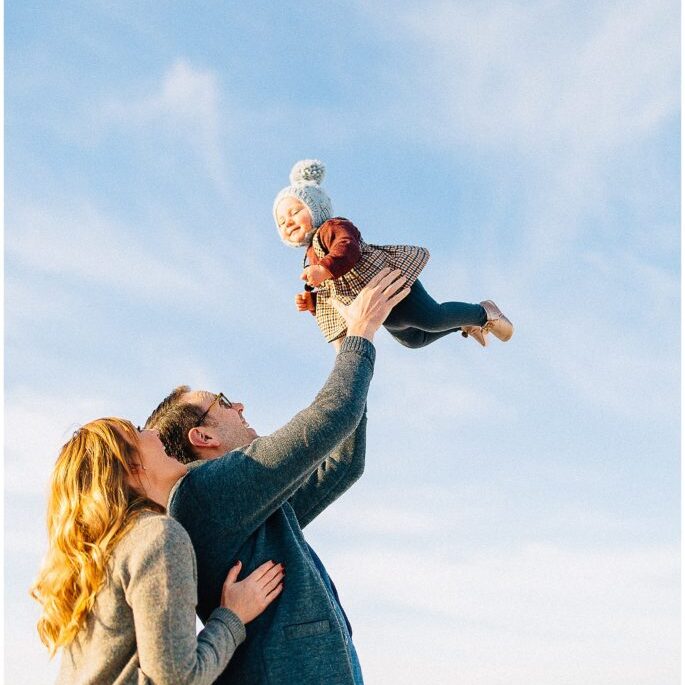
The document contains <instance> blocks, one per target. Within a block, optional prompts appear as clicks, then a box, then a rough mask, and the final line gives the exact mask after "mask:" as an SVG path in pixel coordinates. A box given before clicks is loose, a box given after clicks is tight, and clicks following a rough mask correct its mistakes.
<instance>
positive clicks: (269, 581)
mask: <svg viewBox="0 0 685 685" xmlns="http://www.w3.org/2000/svg"><path fill="white" fill-rule="evenodd" d="M241 568H242V562H240V561H238V562H237V563H236V564H235V566H233V567H232V568H231V570H230V571H229V572H228V575H227V576H226V580H225V581H224V587H223V589H222V591H221V606H222V607H225V608H226V609H230V610H231V611H232V612H233V613H234V614H236V615H237V616H238V618H239V619H240V620H241V621H242V622H243V623H249V622H250V621H251V620H252V619H253V618H256V617H257V616H259V614H261V613H262V611H264V609H266V607H268V606H269V604H271V602H273V601H274V599H276V597H278V595H279V594H280V593H281V590H283V576H284V575H285V567H284V566H283V564H276V563H274V562H273V561H267V562H265V563H263V564H262V565H261V566H260V567H259V568H256V569H255V570H254V571H252V573H250V575H249V576H247V578H244V579H243V580H238V574H239V573H240V569H241Z"/></svg>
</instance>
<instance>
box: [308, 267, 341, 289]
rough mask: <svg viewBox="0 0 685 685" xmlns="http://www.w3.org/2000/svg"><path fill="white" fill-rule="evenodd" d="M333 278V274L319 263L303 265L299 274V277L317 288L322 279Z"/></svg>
mask: <svg viewBox="0 0 685 685" xmlns="http://www.w3.org/2000/svg"><path fill="white" fill-rule="evenodd" d="M329 278H333V274H332V273H331V272H330V271H329V270H328V269H327V268H326V267H325V266H321V264H312V265H311V266H307V267H305V269H304V271H303V272H302V273H301V274H300V279H301V280H303V281H306V282H307V283H309V285H311V286H314V287H315V288H318V287H319V286H320V285H321V284H322V283H323V282H324V281H327V280H328V279H329Z"/></svg>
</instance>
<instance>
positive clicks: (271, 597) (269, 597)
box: [264, 581, 283, 604]
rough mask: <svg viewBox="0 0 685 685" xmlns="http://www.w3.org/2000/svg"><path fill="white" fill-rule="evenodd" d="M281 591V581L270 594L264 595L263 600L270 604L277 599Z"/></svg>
mask: <svg viewBox="0 0 685 685" xmlns="http://www.w3.org/2000/svg"><path fill="white" fill-rule="evenodd" d="M282 591H283V582H282V581H281V582H280V583H279V584H278V585H277V586H276V587H275V588H274V589H273V590H271V592H267V593H266V595H264V599H265V600H266V602H267V604H269V603H271V602H273V601H274V599H276V597H278V595H280V594H281V592H282Z"/></svg>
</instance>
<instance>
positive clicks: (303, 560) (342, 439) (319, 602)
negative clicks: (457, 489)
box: [168, 337, 375, 685]
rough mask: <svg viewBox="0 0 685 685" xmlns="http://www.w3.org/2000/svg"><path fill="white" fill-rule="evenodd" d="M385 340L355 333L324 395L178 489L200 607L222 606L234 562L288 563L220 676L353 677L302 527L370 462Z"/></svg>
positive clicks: (287, 681)
mask: <svg viewBox="0 0 685 685" xmlns="http://www.w3.org/2000/svg"><path fill="white" fill-rule="evenodd" d="M374 360H375V349H374V347H373V345H372V344H371V343H370V342H369V341H367V340H365V339H363V338H359V337H348V338H346V339H345V341H344V342H343V344H342V347H341V350H340V352H339V353H338V355H337V357H336V362H335V366H334V368H333V371H332V372H331V374H330V376H329V377H328V380H327V381H326V383H325V385H324V386H323V388H322V390H321V391H320V392H319V394H318V395H317V397H316V399H315V400H314V402H313V403H312V404H311V405H310V406H309V407H308V408H307V409H305V410H303V411H301V412H300V413H299V414H297V415H296V416H295V417H294V418H293V419H292V420H291V421H290V422H289V423H288V424H286V425H285V426H284V427H283V428H281V429H279V430H277V431H276V432H275V433H273V434H271V435H269V436H266V437H261V438H257V439H256V440H254V441H253V442H252V443H251V444H250V445H248V446H247V447H243V448H240V449H237V450H234V451H232V452H229V453H228V454H226V455H224V456H223V457H220V458H219V459H215V460H213V461H207V462H203V463H202V464H201V465H200V466H198V467H196V468H193V469H191V470H190V471H189V472H188V474H187V475H186V476H184V477H183V478H182V479H181V480H180V481H179V483H178V484H177V486H176V487H175V489H174V490H173V491H172V493H171V496H170V498H169V506H168V511H169V513H170V514H171V515H172V516H173V517H174V518H176V519H177V520H178V521H180V522H181V523H182V524H183V526H184V527H185V529H186V530H187V531H188V533H189V535H190V538H191V540H192V543H193V546H194V548H195V553H196V555H197V565H198V613H199V615H200V618H202V619H203V620H206V619H207V618H208V617H209V615H210V613H211V612H212V610H213V609H215V608H216V607H217V606H218V605H219V600H220V596H221V587H222V585H223V582H224V580H225V578H226V574H227V572H228V569H229V568H230V567H231V566H232V565H233V564H234V563H235V561H236V560H237V559H240V560H241V561H242V562H243V570H242V576H241V577H244V576H245V575H247V574H249V573H250V572H251V571H253V570H254V569H255V568H256V567H257V566H259V565H260V564H262V563H263V562H265V561H267V560H269V559H273V560H274V561H277V562H283V563H284V564H285V569H286V576H285V583H284V590H283V592H282V594H281V596H280V597H279V598H278V599H276V601H275V602H273V603H272V604H271V605H270V606H269V607H268V608H267V610H266V611H265V612H264V613H263V614H261V615H260V616H259V617H258V618H256V619H255V620H254V621H253V622H251V623H250V624H249V625H248V626H247V638H246V640H245V642H244V643H243V644H242V645H241V646H240V647H239V648H238V650H237V651H236V653H235V655H234V657H233V658H232V659H231V661H230V663H229V665H228V668H227V669H226V670H225V671H224V673H223V675H222V676H221V677H220V678H219V679H218V680H217V681H216V682H217V683H232V684H233V685H238V684H239V685H252V684H255V683H263V684H267V683H268V685H323V684H325V685H351V684H352V682H353V680H352V671H351V666H350V660H349V656H348V650H347V647H346V643H345V639H346V631H345V629H344V627H343V626H341V625H340V621H339V619H338V616H337V614H336V612H335V611H334V609H333V606H332V604H331V599H330V595H329V593H328V592H327V591H326V588H325V586H324V583H323V580H322V578H321V575H320V573H319V571H318V569H317V568H316V566H315V564H314V562H313V560H312V557H311V555H310V553H309V550H308V546H307V543H306V542H305V539H304V536H303V535H302V528H303V527H304V526H306V525H307V524H308V523H309V522H310V521H312V520H313V519H314V518H315V517H316V516H317V515H318V514H320V513H321V512H322V511H323V510H324V509H325V508H326V507H327V506H328V505H329V504H330V503H331V502H333V501H334V500H335V499H336V498H337V497H339V496H340V495H341V494H342V493H343V492H344V491H345V490H347V488H349V486H350V485H351V484H352V483H353V482H354V481H355V480H357V479H358V478H359V477H360V476H361V473H362V471H363V468H364V453H365V436H366V418H365V405H366V395H367V392H368V388H369V383H370V381H371V376H372V375H373V365H374Z"/></svg>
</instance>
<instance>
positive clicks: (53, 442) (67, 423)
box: [5, 389, 108, 494]
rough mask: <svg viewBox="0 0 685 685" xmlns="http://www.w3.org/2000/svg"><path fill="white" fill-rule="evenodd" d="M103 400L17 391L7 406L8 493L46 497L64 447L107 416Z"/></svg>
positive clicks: (6, 468) (93, 397) (6, 466)
mask: <svg viewBox="0 0 685 685" xmlns="http://www.w3.org/2000/svg"><path fill="white" fill-rule="evenodd" d="M107 406H108V404H107V402H106V401H105V399H104V398H103V397H97V396H90V397H87V396H85V397H82V398H81V399H73V398H67V397H64V396H61V395H49V394H47V393H45V392H37V391H31V390H29V389H17V390H16V391H15V392H13V393H12V396H10V397H8V398H6V403H5V489H6V491H8V492H17V493H19V492H24V493H39V494H46V493H47V487H48V482H49V478H50V474H51V473H52V468H53V466H54V464H55V461H56V460H57V455H58V453H59V450H60V448H61V447H62V445H63V444H64V443H65V442H66V441H67V440H68V439H69V438H70V436H71V434H72V433H73V432H74V431H75V430H76V429H77V428H78V427H79V426H80V425H81V424H83V423H85V422H87V421H90V420H91V419H93V418H95V417H96V416H103V415H106V414H107Z"/></svg>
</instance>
